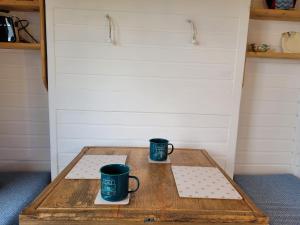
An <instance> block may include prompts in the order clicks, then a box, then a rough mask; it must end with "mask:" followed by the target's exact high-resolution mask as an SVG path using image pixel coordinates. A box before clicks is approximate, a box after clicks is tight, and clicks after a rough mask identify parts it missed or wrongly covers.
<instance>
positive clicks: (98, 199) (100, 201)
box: [94, 189, 130, 205]
mask: <svg viewBox="0 0 300 225" xmlns="http://www.w3.org/2000/svg"><path fill="white" fill-rule="evenodd" d="M129 200H130V194H128V196H127V198H125V199H124V200H122V201H119V202H110V201H106V200H104V199H103V198H102V197H101V189H99V192H98V194H97V196H96V199H95V202H94V204H95V205H128V204H129Z"/></svg>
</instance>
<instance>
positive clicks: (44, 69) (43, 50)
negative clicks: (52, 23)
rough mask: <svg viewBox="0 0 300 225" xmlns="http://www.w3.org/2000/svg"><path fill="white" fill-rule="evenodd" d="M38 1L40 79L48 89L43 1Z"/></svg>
mask: <svg viewBox="0 0 300 225" xmlns="http://www.w3.org/2000/svg"><path fill="white" fill-rule="evenodd" d="M39 3H40V42H41V63H42V80H43V84H44V86H45V88H46V90H47V91H48V76H47V52H46V28H45V1H44V0H39Z"/></svg>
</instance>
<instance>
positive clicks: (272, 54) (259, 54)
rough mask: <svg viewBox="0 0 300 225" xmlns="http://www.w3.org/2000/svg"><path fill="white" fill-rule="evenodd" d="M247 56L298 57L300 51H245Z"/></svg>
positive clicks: (299, 56) (299, 57)
mask: <svg viewBox="0 0 300 225" xmlns="http://www.w3.org/2000/svg"><path fill="white" fill-rule="evenodd" d="M247 57H255V58H272V59H300V53H283V52H247Z"/></svg>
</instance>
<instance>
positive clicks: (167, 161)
mask: <svg viewBox="0 0 300 225" xmlns="http://www.w3.org/2000/svg"><path fill="white" fill-rule="evenodd" d="M148 162H149V163H154V164H168V163H171V160H170V157H169V156H168V158H167V160H165V161H154V160H152V159H150V156H148Z"/></svg>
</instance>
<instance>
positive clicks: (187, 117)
mask: <svg viewBox="0 0 300 225" xmlns="http://www.w3.org/2000/svg"><path fill="white" fill-rule="evenodd" d="M229 119H230V118H229V117H228V116H217V115H196V114H195V115H193V114H161V113H159V114H158V113H135V112H132V113H130V112H97V111H65V110H58V111H57V123H58V124H83V125H114V126H117V125H119V126H148V127H194V128H200V127H202V128H205V127H210V128H213V127H215V128H228V126H229Z"/></svg>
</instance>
